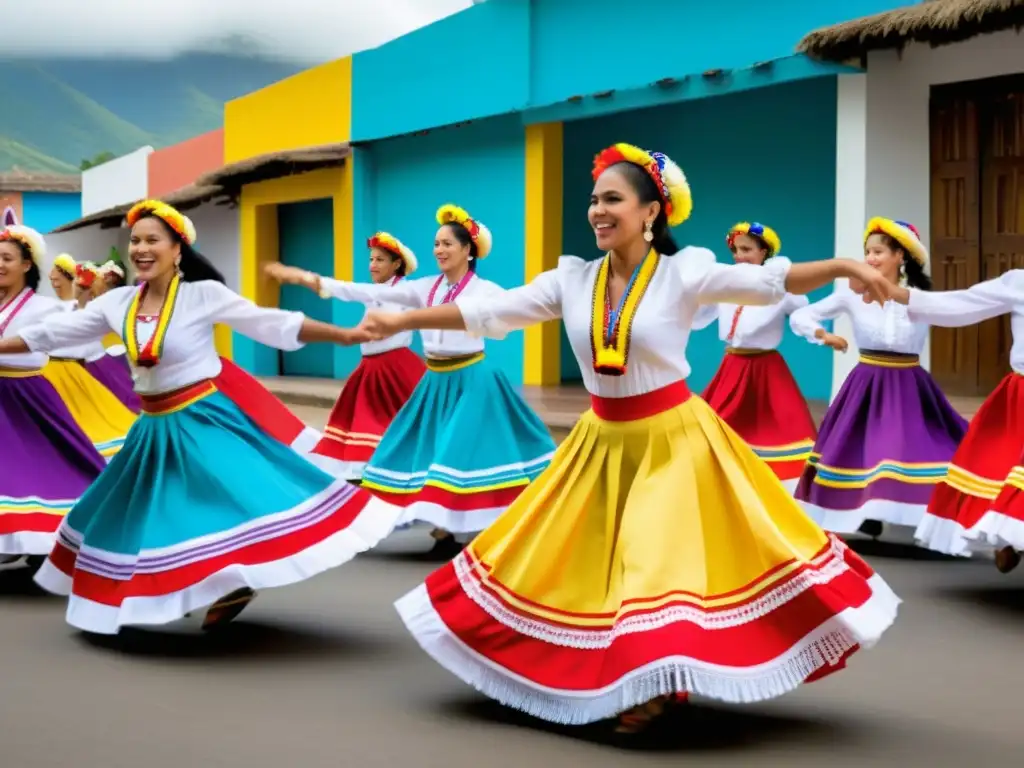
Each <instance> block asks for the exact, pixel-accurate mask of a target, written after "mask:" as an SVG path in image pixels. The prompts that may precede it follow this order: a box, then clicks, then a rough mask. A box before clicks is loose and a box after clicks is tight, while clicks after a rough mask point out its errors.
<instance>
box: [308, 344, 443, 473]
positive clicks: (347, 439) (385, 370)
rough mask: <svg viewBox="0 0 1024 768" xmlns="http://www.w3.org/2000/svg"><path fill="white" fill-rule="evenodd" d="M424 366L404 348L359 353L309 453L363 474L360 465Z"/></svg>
mask: <svg viewBox="0 0 1024 768" xmlns="http://www.w3.org/2000/svg"><path fill="white" fill-rule="evenodd" d="M426 370H427V367H426V365H425V364H424V363H423V361H422V360H421V359H420V358H419V357H417V356H416V355H415V354H414V353H413V352H412V350H410V349H409V348H408V347H401V348H399V349H392V350H390V351H388V352H382V353H381V354H379V355H366V356H365V357H363V359H362V362H360V363H359V366H358V367H357V368H356V369H355V370H354V371H353V372H352V375H351V376H349V377H348V381H346V382H345V387H344V389H342V390H341V394H340V395H339V396H338V402H336V403H335V404H334V408H333V410H332V411H331V416H330V418H329V419H328V421H327V428H326V429H325V430H324V435H323V437H322V438H321V439H320V442H318V443H317V445H316V447H315V448H314V449H313V453H314V454H317V455H319V456H326V457H328V458H330V459H334V460H336V461H340V462H344V464H345V466H346V468H347V474H349V475H350V476H351V477H353V478H359V477H362V474H363V467H364V466H365V465H366V462H368V461H369V460H370V457H371V456H372V455H373V452H374V451H375V450H376V449H377V445H378V444H379V443H380V439H381V437H382V436H383V435H384V432H385V431H386V430H387V428H388V427H389V426H390V424H391V421H392V419H394V418H395V415H396V414H397V413H398V412H399V411H400V410H401V409H402V406H404V405H405V403H406V401H407V400H408V399H409V398H410V397H411V396H412V392H413V390H414V389H416V385H417V384H419V383H420V379H421V378H423V374H424V372H425V371H426Z"/></svg>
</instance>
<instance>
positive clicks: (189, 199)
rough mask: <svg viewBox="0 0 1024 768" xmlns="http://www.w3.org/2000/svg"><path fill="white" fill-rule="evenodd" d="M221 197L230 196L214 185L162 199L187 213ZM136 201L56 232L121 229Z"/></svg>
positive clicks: (191, 188) (183, 190) (196, 186)
mask: <svg viewBox="0 0 1024 768" xmlns="http://www.w3.org/2000/svg"><path fill="white" fill-rule="evenodd" d="M221 195H228V193H227V192H226V191H225V190H224V189H223V188H222V187H218V186H212V185H199V184H190V185H189V186H187V187H182V188H181V189H178V190H175V191H174V192H171V193H170V194H167V195H164V196H162V197H161V198H160V199H161V200H163V201H164V202H165V203H167V204H168V205H173V206H174V207H175V208H177V209H179V210H182V211H187V210H189V209H190V208H195V207H196V206H198V205H201V204H203V203H205V202H206V201H207V200H212V199H213V198H215V197H219V196H221ZM136 202H139V201H138V200H136V201H135V202H132V203H125V204H123V205H115V206H114V207H113V208H107V209H106V210H104V211H98V212H96V213H91V214H89V215H88V216H83V217H82V218H80V219H77V220H76V221H72V222H70V223H68V224H64V225H63V226H60V227H57V228H56V229H55V230H53V231H54V232H71V231H72V230H75V229H83V228H85V227H96V226H98V227H101V228H103V229H111V228H113V227H120V226H121V225H122V224H123V223H124V217H125V214H126V213H128V211H130V210H131V208H132V206H133V205H135V203H136Z"/></svg>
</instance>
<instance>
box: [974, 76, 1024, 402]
mask: <svg viewBox="0 0 1024 768" xmlns="http://www.w3.org/2000/svg"><path fill="white" fill-rule="evenodd" d="M986 90H988V92H987V93H984V92H983V93H984V96H985V97H986V98H985V100H984V102H983V112H982V116H983V117H982V125H981V127H982V147H981V148H982V157H981V279H982V280H989V279H991V278H994V277H998V276H999V275H1001V274H1003V273H1004V272H1006V271H1007V270H1010V269H1021V268H1022V267H1024V82H1022V81H1021V80H1018V79H1014V80H1013V81H1005V80H1000V81H994V82H993V88H992V89H986ZM1012 344H1013V336H1012V335H1011V333H1010V317H1009V315H1004V316H1002V317H998V318H995V319H993V320H989V321H987V322H985V323H982V324H981V325H980V326H978V389H979V391H978V394H987V393H988V392H991V391H992V389H993V388H994V387H995V386H996V385H997V384H998V383H999V381H1000V379H1002V378H1003V377H1004V376H1005V375H1006V374H1007V373H1008V372H1009V371H1010V346H1011V345H1012Z"/></svg>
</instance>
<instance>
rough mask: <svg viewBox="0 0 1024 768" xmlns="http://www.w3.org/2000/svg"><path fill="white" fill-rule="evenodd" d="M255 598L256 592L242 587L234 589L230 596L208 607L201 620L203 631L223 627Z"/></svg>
mask: <svg viewBox="0 0 1024 768" xmlns="http://www.w3.org/2000/svg"><path fill="white" fill-rule="evenodd" d="M255 597H256V592H255V591H253V590H251V589H249V588H248V587H244V588H242V589H236V590H235V591H234V592H232V593H231V594H230V595H225V596H224V597H222V598H221V599H220V600H218V601H217V602H216V603H214V604H213V605H211V606H210V610H208V611H207V612H206V618H205V619H203V629H204V630H210V629H215V628H216V627H219V626H223V625H224V624H227V623H228V622H230V621H233V620H234V619H236V618H238V614H240V613H241V612H242V611H244V610H245V607H246V606H247V605H249V603H251V602H252V601H253V598H255Z"/></svg>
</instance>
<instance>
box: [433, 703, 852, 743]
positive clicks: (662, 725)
mask: <svg viewBox="0 0 1024 768" xmlns="http://www.w3.org/2000/svg"><path fill="white" fill-rule="evenodd" d="M440 711H441V712H442V713H444V714H446V715H448V716H451V717H456V718H460V719H464V720H470V721H474V720H475V721H477V722H481V723H492V724H496V725H507V726H512V727H516V728H528V729H530V730H533V731H542V732H545V733H551V734H556V735H559V736H564V737H567V738H571V739H577V740H580V741H585V742H589V743H592V744H600V745H604V746H613V747H620V748H623V749H629V750H630V751H644V752H681V753H699V752H716V751H735V750H736V749H738V748H745V747H757V746H762V745H766V744H769V743H778V742H799V743H800V744H802V745H805V746H806V745H808V744H814V743H817V744H822V745H834V746H835V747H841V746H843V745H844V744H854V743H856V742H857V741H858V740H859V739H860V738H861V737H860V736H859V735H858V734H859V732H860V731H859V729H858V728H857V727H856V724H855V723H853V724H851V722H850V720H848V719H844V720H843V722H842V723H834V722H829V721H827V720H823V719H821V718H804V717H794V716H792V715H780V714H768V713H766V712H763V711H758V710H755V709H742V710H741V709H729V708H726V707H719V706H711V705H705V704H703V703H698V704H687V705H683V706H677V707H672V708H670V709H669V710H668V711H667V712H666V713H665V715H664V716H663V717H661V718H659V719H658V720H656V721H655V722H654V723H653V724H652V725H651V726H650V728H649V729H648V730H647V731H646V732H644V733H642V734H638V735H633V736H622V735H619V734H616V733H614V728H615V722H614V721H604V722H599V723H592V724H590V725H583V726H563V725H557V724H555V723H549V722H547V721H544V720H538V719H536V718H533V717H530V716H529V715H526V714H524V713H522V712H519V711H517V710H514V709H509V708H508V707H504V706H502V705H501V704H498V703H497V702H495V701H492V700H489V699H480V698H473V699H458V700H452V701H449V702H447V703H443V704H441V705H440ZM864 730H865V732H867V731H870V730H871V729H867V728H866V729H864ZM868 737H869V734H868V735H864V736H863V738H868Z"/></svg>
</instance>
